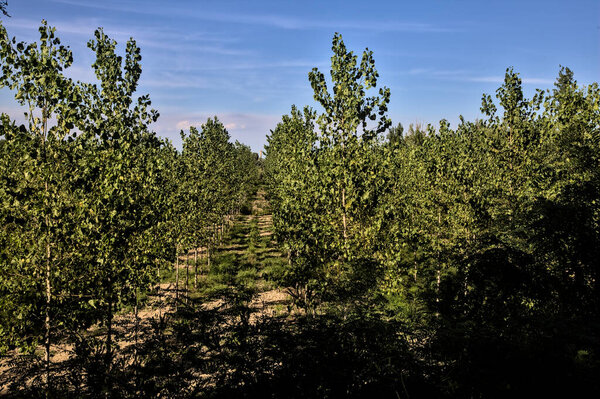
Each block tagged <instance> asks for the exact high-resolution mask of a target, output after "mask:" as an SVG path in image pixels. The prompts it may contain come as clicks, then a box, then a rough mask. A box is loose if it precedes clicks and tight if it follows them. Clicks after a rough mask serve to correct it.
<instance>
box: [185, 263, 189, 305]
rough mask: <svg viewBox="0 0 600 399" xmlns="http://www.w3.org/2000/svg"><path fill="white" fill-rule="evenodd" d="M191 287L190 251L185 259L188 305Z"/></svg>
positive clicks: (186, 298)
mask: <svg viewBox="0 0 600 399" xmlns="http://www.w3.org/2000/svg"><path fill="white" fill-rule="evenodd" d="M189 286H190V251H187V252H186V258H185V303H188V287H189Z"/></svg>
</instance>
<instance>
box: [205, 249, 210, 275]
mask: <svg viewBox="0 0 600 399" xmlns="http://www.w3.org/2000/svg"><path fill="white" fill-rule="evenodd" d="M209 270H210V244H208V245H207V246H206V272H207V273H208V271H209Z"/></svg>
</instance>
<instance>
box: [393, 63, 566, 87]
mask: <svg viewBox="0 0 600 399" xmlns="http://www.w3.org/2000/svg"><path fill="white" fill-rule="evenodd" d="M405 73H406V74H408V75H413V76H423V77H426V78H434V79H443V80H455V81H462V82H481V83H499V84H501V83H503V82H504V76H503V75H487V76H485V75H484V76H477V75H475V73H474V72H473V71H469V70H466V69H456V70H451V69H450V70H440V69H435V68H431V67H425V68H412V69H409V70H408V71H406V72H405ZM521 81H522V82H523V84H541V85H548V84H552V83H554V80H553V79H546V78H538V77H529V76H527V77H521Z"/></svg>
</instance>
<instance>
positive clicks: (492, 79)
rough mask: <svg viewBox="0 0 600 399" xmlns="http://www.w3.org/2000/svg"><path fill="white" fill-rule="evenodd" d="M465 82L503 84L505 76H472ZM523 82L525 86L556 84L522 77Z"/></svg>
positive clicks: (550, 81) (552, 81) (466, 78)
mask: <svg viewBox="0 0 600 399" xmlns="http://www.w3.org/2000/svg"><path fill="white" fill-rule="evenodd" d="M464 80H467V81H469V82H483V83H503V82H504V76H471V77H465V79H464ZM521 81H522V82H523V84H541V85H550V84H552V83H554V80H553V79H545V78H531V77H522V78H521Z"/></svg>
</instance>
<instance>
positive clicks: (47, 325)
mask: <svg viewBox="0 0 600 399" xmlns="http://www.w3.org/2000/svg"><path fill="white" fill-rule="evenodd" d="M47 188H48V185H46V189H47ZM46 225H48V217H47V216H46ZM45 277H46V309H45V311H46V315H45V316H46V317H45V321H44V327H45V330H46V331H45V334H44V363H45V368H46V370H45V371H46V376H45V379H46V397H48V395H49V393H50V305H51V301H52V285H51V284H50V240H49V239H47V241H46V276H45Z"/></svg>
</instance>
